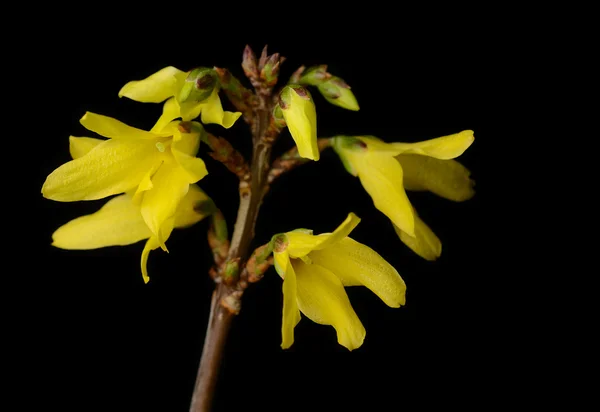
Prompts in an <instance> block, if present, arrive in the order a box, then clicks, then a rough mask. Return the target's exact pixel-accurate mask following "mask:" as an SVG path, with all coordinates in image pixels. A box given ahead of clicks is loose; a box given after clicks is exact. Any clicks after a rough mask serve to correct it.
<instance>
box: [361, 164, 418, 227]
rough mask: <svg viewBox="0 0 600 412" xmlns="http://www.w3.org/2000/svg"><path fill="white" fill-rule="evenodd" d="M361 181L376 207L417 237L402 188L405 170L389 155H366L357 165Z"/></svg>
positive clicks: (410, 211)
mask: <svg viewBox="0 0 600 412" xmlns="http://www.w3.org/2000/svg"><path fill="white" fill-rule="evenodd" d="M353 166H354V167H356V170H357V171H358V177H359V179H360V182H361V183H362V185H363V187H364V188H365V190H366V191H367V193H368V194H369V195H370V196H371V198H372V199H373V203H374V204H375V207H376V208H377V209H379V210H380V211H381V212H383V214H384V215H386V216H387V217H388V218H390V219H391V220H392V222H394V224H395V225H396V226H398V227H399V228H401V229H402V230H403V231H405V232H406V233H408V234H409V235H411V236H413V235H414V225H415V222H414V217H413V212H412V206H411V204H410V202H409V200H408V197H407V196H406V192H405V191H404V187H403V186H402V175H403V173H402V167H401V166H400V163H399V162H398V161H397V160H396V159H395V158H394V157H390V156H389V155H387V154H386V153H377V152H366V153H365V154H364V155H362V156H360V161H354V162H353Z"/></svg>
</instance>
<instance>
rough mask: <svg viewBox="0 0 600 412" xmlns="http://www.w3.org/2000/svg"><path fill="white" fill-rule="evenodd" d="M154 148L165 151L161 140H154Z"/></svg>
mask: <svg viewBox="0 0 600 412" xmlns="http://www.w3.org/2000/svg"><path fill="white" fill-rule="evenodd" d="M156 148H157V149H158V151H159V152H161V153H164V151H165V145H164V144H162V143H161V142H156Z"/></svg>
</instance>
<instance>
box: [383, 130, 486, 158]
mask: <svg viewBox="0 0 600 412" xmlns="http://www.w3.org/2000/svg"><path fill="white" fill-rule="evenodd" d="M474 140H475V137H474V136H473V131H472V130H464V131H462V132H460V133H455V134H451V135H448V136H443V137H438V138H435V139H430V140H425V141H423V142H418V143H393V144H392V145H393V146H394V147H395V148H397V149H399V150H400V153H405V154H419V155H424V156H431V157H435V158H437V159H454V158H455V157H458V156H460V155H461V154H463V153H464V151H465V150H467V149H468V148H469V146H471V144H472V143H473V141H474ZM398 154H399V153H398Z"/></svg>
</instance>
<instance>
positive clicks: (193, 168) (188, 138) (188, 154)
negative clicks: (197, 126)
mask: <svg viewBox="0 0 600 412" xmlns="http://www.w3.org/2000/svg"><path fill="white" fill-rule="evenodd" d="M199 147H200V133H181V139H180V140H177V141H173V144H172V145H171V152H172V153H173V156H174V157H175V160H176V161H177V163H178V164H179V166H181V168H182V169H183V171H184V172H185V174H186V175H187V182H188V183H196V182H197V181H198V180H200V179H202V178H203V177H204V176H206V175H207V174H208V171H207V170H206V165H205V164H204V161H203V160H202V159H200V158H198V157H195V155H196V153H197V152H198V148H199Z"/></svg>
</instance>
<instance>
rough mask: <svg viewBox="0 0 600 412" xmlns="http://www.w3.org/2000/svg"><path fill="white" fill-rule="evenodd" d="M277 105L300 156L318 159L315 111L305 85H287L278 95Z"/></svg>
mask: <svg viewBox="0 0 600 412" xmlns="http://www.w3.org/2000/svg"><path fill="white" fill-rule="evenodd" d="M279 106H280V107H281V112H282V113H283V118H284V119H285V122H286V124H287V127H288V129H289V130H290V134H291V135H292V138H293V139H294V141H295V142H296V146H297V147H298V153H299V154H300V156H302V157H304V158H306V159H312V160H319V157H320V152H319V147H318V146H317V111H316V109H315V104H314V102H313V99H312V97H311V95H310V93H309V92H308V90H307V89H306V88H305V87H302V86H300V85H288V86H285V87H284V88H283V90H282V91H281V93H280V95H279Z"/></svg>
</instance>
